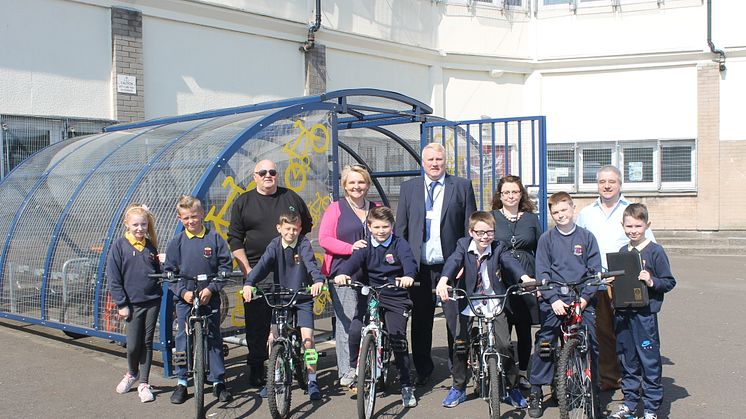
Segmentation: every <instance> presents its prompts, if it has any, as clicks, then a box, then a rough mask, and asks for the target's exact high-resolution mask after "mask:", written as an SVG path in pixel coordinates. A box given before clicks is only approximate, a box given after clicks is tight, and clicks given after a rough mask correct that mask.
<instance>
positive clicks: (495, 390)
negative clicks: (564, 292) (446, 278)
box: [449, 281, 538, 419]
mask: <svg viewBox="0 0 746 419" xmlns="http://www.w3.org/2000/svg"><path fill="white" fill-rule="evenodd" d="M537 285H538V283H536V282H534V281H530V282H525V283H521V284H515V285H511V286H510V287H508V289H507V290H506V291H505V293H504V294H492V295H472V296H469V294H468V293H467V292H466V291H465V290H463V289H460V288H453V287H451V289H450V291H449V293H450V294H451V295H450V296H449V298H451V299H454V300H458V299H466V302H467V303H468V305H469V308H470V309H471V312H472V313H474V316H475V317H476V318H477V324H476V326H474V327H473V328H472V330H471V331H470V333H469V336H470V340H471V342H470V343H471V347H470V350H469V368H470V370H471V376H472V379H473V380H474V389H475V391H476V392H477V395H478V396H479V397H480V398H481V399H482V400H484V401H486V402H487V405H488V407H489V415H490V416H489V417H490V418H491V419H496V418H499V417H500V402H501V400H503V399H506V398H507V399H509V396H508V392H507V386H506V377H505V367H504V362H505V356H504V355H502V354H501V353H500V352H499V351H498V350H497V349H498V348H497V338H496V336H495V322H496V321H497V317H498V316H499V315H500V314H501V313H502V312H503V310H504V309H505V304H506V302H507V300H508V298H507V297H508V296H510V295H523V294H528V293H533V292H536V289H535V287H536V286H537ZM530 287H531V288H533V289H531V290H528V289H527V288H530ZM495 299H497V300H499V301H498V304H497V305H496V306H494V307H490V309H488V308H487V307H488V306H486V305H481V304H478V303H477V304H475V302H478V301H485V300H495Z"/></svg>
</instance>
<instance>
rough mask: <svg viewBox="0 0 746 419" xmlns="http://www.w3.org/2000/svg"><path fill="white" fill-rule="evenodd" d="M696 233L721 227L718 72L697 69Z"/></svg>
mask: <svg viewBox="0 0 746 419" xmlns="http://www.w3.org/2000/svg"><path fill="white" fill-rule="evenodd" d="M697 145H698V146H697V197H698V198H699V199H697V205H696V207H695V209H696V211H695V212H696V214H697V224H696V225H697V230H718V229H719V228H720V211H719V209H720V71H719V69H718V64H717V63H706V64H700V65H699V66H697Z"/></svg>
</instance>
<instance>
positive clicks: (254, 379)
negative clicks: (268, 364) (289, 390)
mask: <svg viewBox="0 0 746 419" xmlns="http://www.w3.org/2000/svg"><path fill="white" fill-rule="evenodd" d="M249 370H250V371H249V385H250V386H251V387H256V388H259V387H264V384H265V383H266V381H265V378H266V377H265V374H264V365H263V364H258V365H256V364H255V365H251V366H250V367H249Z"/></svg>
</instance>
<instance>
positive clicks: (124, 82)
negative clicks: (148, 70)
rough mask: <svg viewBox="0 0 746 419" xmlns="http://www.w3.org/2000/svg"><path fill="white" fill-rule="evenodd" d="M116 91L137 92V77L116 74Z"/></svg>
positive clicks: (131, 93)
mask: <svg viewBox="0 0 746 419" xmlns="http://www.w3.org/2000/svg"><path fill="white" fill-rule="evenodd" d="M117 93H127V94H130V95H136V94H137V77H135V76H128V75H126V74H117Z"/></svg>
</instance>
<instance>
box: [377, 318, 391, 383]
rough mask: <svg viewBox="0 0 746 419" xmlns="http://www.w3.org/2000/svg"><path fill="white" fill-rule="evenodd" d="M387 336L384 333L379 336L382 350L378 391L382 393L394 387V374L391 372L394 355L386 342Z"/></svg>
mask: <svg viewBox="0 0 746 419" xmlns="http://www.w3.org/2000/svg"><path fill="white" fill-rule="evenodd" d="M388 339H389V338H388V335H386V334H385V333H384V334H383V335H382V336H381V340H382V342H383V349H382V350H381V352H382V353H383V355H382V359H381V377H380V379H379V380H378V389H379V390H381V391H382V392H383V391H386V390H387V389H390V388H392V386H393V385H394V377H395V374H394V373H393V370H394V369H395V368H392V366H391V363H392V362H394V354H393V352H391V347H390V344H389V341H388Z"/></svg>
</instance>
